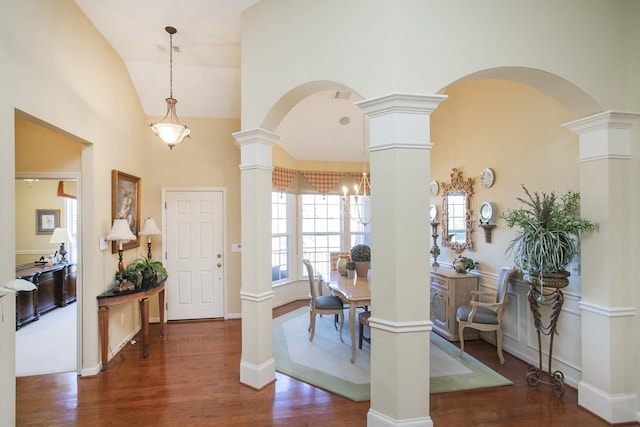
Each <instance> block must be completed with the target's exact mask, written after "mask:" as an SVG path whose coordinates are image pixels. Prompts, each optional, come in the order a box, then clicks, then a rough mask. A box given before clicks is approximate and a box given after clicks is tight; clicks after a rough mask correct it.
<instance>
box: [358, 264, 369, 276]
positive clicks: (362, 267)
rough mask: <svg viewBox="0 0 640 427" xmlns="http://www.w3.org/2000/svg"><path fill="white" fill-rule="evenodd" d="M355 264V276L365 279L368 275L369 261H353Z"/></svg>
mask: <svg viewBox="0 0 640 427" xmlns="http://www.w3.org/2000/svg"><path fill="white" fill-rule="evenodd" d="M355 263H356V274H357V275H358V277H367V274H368V273H369V264H370V262H369V261H355Z"/></svg>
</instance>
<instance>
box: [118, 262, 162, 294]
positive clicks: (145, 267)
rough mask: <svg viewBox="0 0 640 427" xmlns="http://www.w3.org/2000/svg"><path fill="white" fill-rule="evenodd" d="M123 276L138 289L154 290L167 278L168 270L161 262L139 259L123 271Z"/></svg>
mask: <svg viewBox="0 0 640 427" xmlns="http://www.w3.org/2000/svg"><path fill="white" fill-rule="evenodd" d="M122 276H123V278H124V279H126V280H128V281H130V282H132V283H135V285H136V287H137V288H140V287H142V288H152V287H154V286H157V285H158V284H159V283H160V282H162V281H163V280H165V279H166V278H167V270H166V268H165V267H164V265H162V263H161V262H160V261H154V260H152V259H148V258H138V259H136V260H134V261H133V262H132V263H131V264H129V265H128V266H127V267H126V268H125V269H124V270H123V271H122Z"/></svg>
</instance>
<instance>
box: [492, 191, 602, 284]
mask: <svg viewBox="0 0 640 427" xmlns="http://www.w3.org/2000/svg"><path fill="white" fill-rule="evenodd" d="M522 189H523V190H524V192H525V194H526V198H522V197H518V198H517V200H518V201H519V202H521V203H522V204H523V205H524V206H522V207H520V208H517V209H508V210H506V211H505V212H504V213H503V214H502V215H501V218H502V219H504V220H505V222H506V224H507V227H509V228H517V229H519V232H518V234H517V235H516V237H515V238H514V239H513V240H511V242H509V245H508V246H507V250H506V252H507V253H508V254H513V261H514V264H515V266H516V269H518V271H520V272H522V273H523V277H524V279H525V280H527V281H528V282H530V283H531V284H532V285H540V286H549V287H556V288H562V287H565V286H567V285H568V284H569V279H568V277H569V272H568V271H567V270H566V268H567V266H568V265H569V263H571V260H572V259H573V257H574V256H575V255H576V254H578V252H579V250H580V246H579V244H580V235H581V233H583V232H586V231H591V230H594V229H596V228H597V227H598V224H597V223H594V222H592V221H590V220H588V219H584V218H582V217H580V193H576V192H574V191H571V190H569V191H567V192H566V193H565V194H563V195H562V196H560V197H559V198H558V197H557V196H556V195H555V193H553V192H551V193H538V192H535V191H534V192H533V193H531V192H530V191H529V190H528V189H527V188H526V187H525V186H524V185H523V186H522Z"/></svg>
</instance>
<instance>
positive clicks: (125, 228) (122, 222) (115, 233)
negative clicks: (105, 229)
mask: <svg viewBox="0 0 640 427" xmlns="http://www.w3.org/2000/svg"><path fill="white" fill-rule="evenodd" d="M105 238H106V239H107V240H115V241H117V242H118V260H119V262H118V282H119V284H118V286H116V287H115V288H113V290H114V291H116V292H121V291H124V290H127V287H126V286H124V283H123V280H122V271H123V270H124V265H123V264H122V244H123V243H124V242H129V241H131V240H136V236H135V234H133V233H132V232H131V228H129V223H128V222H127V220H126V219H121V218H118V219H115V220H113V227H111V231H110V232H109V234H107V236H106V237H105Z"/></svg>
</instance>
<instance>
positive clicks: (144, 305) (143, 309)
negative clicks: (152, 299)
mask: <svg viewBox="0 0 640 427" xmlns="http://www.w3.org/2000/svg"><path fill="white" fill-rule="evenodd" d="M140 317H141V319H140V320H141V321H142V357H147V356H148V355H149V298H142V299H141V300H140Z"/></svg>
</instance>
